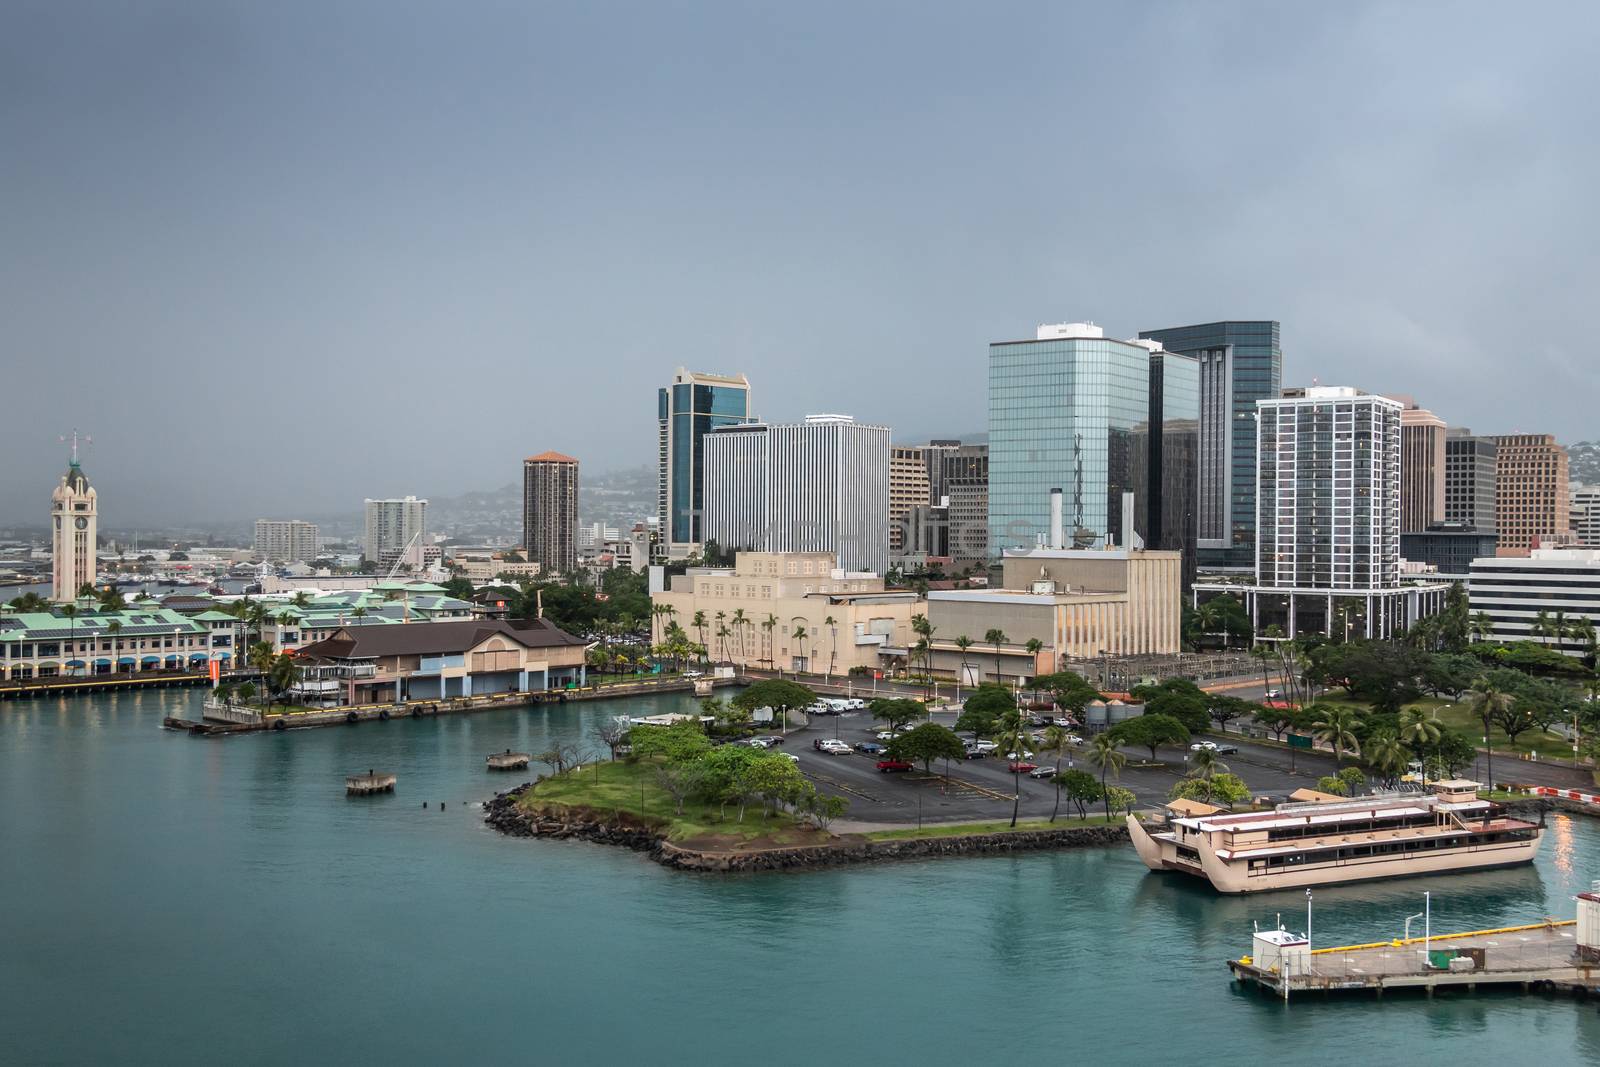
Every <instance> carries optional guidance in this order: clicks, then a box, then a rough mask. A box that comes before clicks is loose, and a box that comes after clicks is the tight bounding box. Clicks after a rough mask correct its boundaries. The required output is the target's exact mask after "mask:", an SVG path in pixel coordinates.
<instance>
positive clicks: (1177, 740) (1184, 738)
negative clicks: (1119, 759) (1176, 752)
mask: <svg viewBox="0 0 1600 1067" xmlns="http://www.w3.org/2000/svg"><path fill="white" fill-rule="evenodd" d="M1107 733H1109V734H1110V735H1111V736H1112V737H1113V738H1114V739H1115V740H1116V743H1117V744H1118V745H1132V746H1135V747H1137V748H1148V749H1149V750H1150V762H1151V763H1155V762H1156V749H1158V748H1159V747H1161V746H1162V745H1187V744H1188V743H1189V730H1188V728H1186V727H1185V726H1184V725H1183V723H1181V722H1179V721H1178V720H1177V719H1174V718H1173V717H1172V716H1170V715H1151V714H1149V713H1146V714H1144V715H1140V716H1138V717H1136V718H1132V719H1124V720H1123V721H1122V722H1119V723H1117V725H1115V726H1113V727H1112V728H1111V729H1110V730H1108V731H1107Z"/></svg>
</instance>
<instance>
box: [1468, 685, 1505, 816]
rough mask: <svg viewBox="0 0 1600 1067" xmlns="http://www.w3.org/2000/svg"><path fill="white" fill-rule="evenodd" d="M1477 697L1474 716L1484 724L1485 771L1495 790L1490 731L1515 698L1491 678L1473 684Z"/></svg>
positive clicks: (1473, 700) (1490, 786) (1474, 701)
mask: <svg viewBox="0 0 1600 1067" xmlns="http://www.w3.org/2000/svg"><path fill="white" fill-rule="evenodd" d="M1473 688H1474V689H1476V690H1477V691H1478V692H1477V696H1475V697H1473V698H1472V701H1471V708H1472V714H1473V715H1474V716H1476V717H1477V719H1478V721H1479V722H1480V723H1482V724H1483V737H1484V750H1485V751H1484V756H1485V758H1486V759H1487V761H1488V762H1487V764H1486V765H1485V768H1484V769H1485V770H1486V771H1487V772H1488V778H1489V788H1490V789H1493V788H1494V744H1493V743H1492V742H1491V741H1490V740H1489V730H1490V728H1491V727H1492V726H1493V725H1494V724H1495V722H1496V721H1497V720H1498V719H1499V718H1500V716H1501V714H1502V713H1503V712H1505V711H1507V710H1508V709H1510V707H1511V706H1512V703H1513V702H1514V701H1515V699H1516V698H1515V697H1514V696H1513V695H1512V694H1510V693H1508V692H1505V691H1504V690H1502V689H1501V688H1500V687H1499V685H1498V683H1497V682H1496V680H1494V679H1492V678H1490V677H1487V676H1486V677H1484V678H1482V679H1479V680H1478V681H1477V682H1475V683H1474V684H1473Z"/></svg>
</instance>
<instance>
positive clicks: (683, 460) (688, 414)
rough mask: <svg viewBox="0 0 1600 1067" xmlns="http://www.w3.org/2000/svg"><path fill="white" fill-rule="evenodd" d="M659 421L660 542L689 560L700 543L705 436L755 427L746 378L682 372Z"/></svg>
mask: <svg viewBox="0 0 1600 1067" xmlns="http://www.w3.org/2000/svg"><path fill="white" fill-rule="evenodd" d="M656 419H657V423H658V439H657V450H658V464H659V478H658V483H659V487H658V490H657V513H658V515H659V521H660V524H661V525H660V538H661V542H662V544H663V545H664V546H666V549H667V552H668V554H669V555H687V554H688V553H689V552H690V551H691V549H690V546H693V545H699V544H700V542H701V532H700V531H701V526H700V516H701V513H702V511H703V509H704V506H705V498H704V493H705V488H704V478H703V472H704V470H705V444H704V441H705V435H706V434H707V433H709V432H710V431H712V430H714V429H716V428H717V427H719V426H735V425H737V424H739V423H742V422H749V421H750V382H749V380H748V379H746V378H745V376H744V375H742V374H740V375H736V376H733V377H728V376H724V375H719V374H696V373H693V372H691V371H688V370H685V369H684V368H683V367H679V368H678V370H677V372H676V373H675V374H674V375H673V376H672V384H671V385H669V386H667V387H666V388H665V389H661V390H659V391H658V393H657V397H656ZM674 549H676V551H674Z"/></svg>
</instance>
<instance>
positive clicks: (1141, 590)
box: [927, 494, 1183, 685]
mask: <svg viewBox="0 0 1600 1067" xmlns="http://www.w3.org/2000/svg"><path fill="white" fill-rule="evenodd" d="M1050 500H1051V503H1050V513H1051V515H1052V518H1051V520H1050V528H1051V534H1050V539H1049V542H1048V543H1047V544H1046V545H1042V546H1038V547H1035V548H1030V549H1017V550H1011V551H1007V552H1006V553H1005V554H1004V555H1003V556H1002V557H1001V563H1000V566H1001V575H1002V581H1001V585H1000V587H999V588H996V589H953V590H934V591H930V592H929V593H928V609H927V615H928V622H929V623H930V624H932V626H933V627H934V635H935V636H934V639H933V668H934V670H935V672H937V673H939V674H944V675H957V676H960V677H961V680H962V683H963V684H965V685H973V684H976V683H978V682H980V681H996V680H998V681H1002V682H1006V683H1011V682H1016V681H1017V680H1018V679H1027V678H1033V677H1036V676H1038V675H1040V674H1049V673H1052V672H1054V671H1056V670H1058V669H1061V664H1062V663H1063V662H1064V661H1065V660H1068V659H1092V658H1095V657H1100V656H1132V655H1169V654H1172V653H1176V652H1177V651H1179V650H1180V648H1181V647H1182V640H1183V638H1182V632H1181V630H1182V627H1181V612H1182V608H1181V604H1182V599H1183V554H1182V553H1180V552H1172V551H1152V550H1143V549H1128V548H1112V549H1071V548H1066V547H1064V546H1065V540H1066V534H1065V530H1064V529H1063V523H1061V522H1058V521H1057V519H1056V517H1057V516H1060V515H1061V514H1062V504H1061V497H1060V495H1059V494H1051V498H1050ZM1124 510H1125V511H1127V512H1130V513H1131V511H1132V510H1133V508H1132V501H1131V499H1130V500H1128V502H1127V505H1126V507H1125V509H1124ZM1127 519H1128V521H1132V516H1131V514H1129V515H1128V516H1127ZM996 629H997V630H1000V631H1002V632H1003V633H1004V634H1005V636H1006V639H1005V641H1003V642H1002V643H1001V645H1000V648H999V651H998V655H997V653H996V650H995V648H994V646H993V645H985V644H984V643H983V642H984V635H985V634H986V633H988V632H989V631H990V630H996ZM963 636H965V637H967V638H968V639H969V640H971V641H972V642H973V647H972V648H970V649H968V650H967V651H966V652H965V654H963V652H962V650H961V648H960V646H959V645H958V643H957V641H958V639H959V638H961V637H963ZM1032 639H1037V640H1038V641H1039V642H1040V643H1041V645H1042V646H1043V647H1042V648H1041V649H1040V650H1039V652H1038V653H1037V654H1034V653H1031V652H1029V651H1028V650H1027V647H1026V646H1027V643H1028V641H1029V640H1032ZM997 658H998V660H999V663H998V666H997V665H996V659H997Z"/></svg>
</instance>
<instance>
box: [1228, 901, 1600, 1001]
mask: <svg viewBox="0 0 1600 1067" xmlns="http://www.w3.org/2000/svg"><path fill="white" fill-rule="evenodd" d="M1577 904H1578V917H1577V918H1576V919H1566V920H1560V921H1558V920H1555V919H1549V920H1546V921H1544V922H1540V923H1528V924H1526V925H1522V926H1502V927H1497V928H1495V929H1492V930H1471V931H1468V932H1465V933H1455V934H1430V935H1427V936H1424V937H1408V938H1396V939H1394V940H1393V941H1378V942H1371V943H1368V944H1363V945H1341V946H1337V947H1333V948H1320V949H1313V948H1312V947H1311V944H1310V941H1309V940H1308V939H1307V938H1306V936H1305V935H1303V934H1297V933H1293V932H1291V931H1288V930H1284V929H1277V930H1258V931H1257V932H1256V934H1255V937H1254V938H1253V940H1252V944H1251V953H1250V955H1248V956H1242V957H1240V958H1239V959H1236V960H1229V961H1228V969H1229V970H1230V971H1232V972H1233V977H1234V979H1235V980H1236V981H1238V982H1240V983H1242V984H1245V985H1253V986H1256V987H1257V988H1259V989H1261V990H1263V991H1265V992H1267V993H1270V994H1272V995H1273V996H1275V997H1280V998H1282V999H1284V1000H1288V999H1289V998H1290V997H1291V996H1293V995H1299V994H1302V993H1334V992H1360V991H1366V992H1372V993H1375V994H1377V995H1378V996H1382V995H1383V993H1384V992H1385V991H1386V990H1391V989H1417V990H1421V991H1423V992H1424V993H1426V994H1427V995H1428V996H1433V994H1434V993H1435V992H1436V991H1437V990H1440V989H1448V988H1464V989H1465V990H1467V991H1468V992H1471V991H1474V990H1476V989H1477V988H1478V987H1479V986H1486V987H1489V986H1492V987H1497V988H1501V989H1505V988H1510V989H1513V990H1520V991H1522V992H1528V991H1532V990H1567V991H1569V992H1572V993H1582V994H1590V993H1600V882H1596V883H1595V886H1594V889H1593V891H1591V892H1588V893H1580V894H1578V896H1577Z"/></svg>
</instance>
